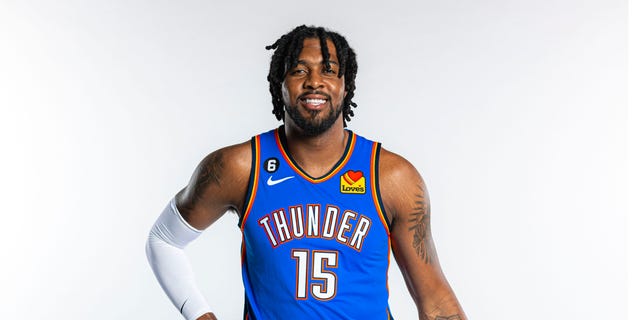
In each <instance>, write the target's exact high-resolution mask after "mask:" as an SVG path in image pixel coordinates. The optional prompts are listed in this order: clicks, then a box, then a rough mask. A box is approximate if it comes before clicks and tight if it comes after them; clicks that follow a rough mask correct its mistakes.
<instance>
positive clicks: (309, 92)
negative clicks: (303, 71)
mask: <svg viewBox="0 0 640 320" xmlns="http://www.w3.org/2000/svg"><path fill="white" fill-rule="evenodd" d="M307 95H318V96H323V97H324V98H325V99H326V100H327V101H331V96H330V95H329V94H328V93H325V92H322V91H319V90H313V91H305V92H303V93H302V94H300V95H299V96H298V99H299V100H300V99H302V97H304V96H307Z"/></svg>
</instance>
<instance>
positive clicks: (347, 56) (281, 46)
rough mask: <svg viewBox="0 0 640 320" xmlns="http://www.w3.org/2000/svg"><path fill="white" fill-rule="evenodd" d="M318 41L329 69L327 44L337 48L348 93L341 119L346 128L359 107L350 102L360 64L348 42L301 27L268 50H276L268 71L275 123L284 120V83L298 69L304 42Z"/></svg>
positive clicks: (343, 103) (341, 38) (314, 28)
mask: <svg viewBox="0 0 640 320" xmlns="http://www.w3.org/2000/svg"><path fill="white" fill-rule="evenodd" d="M309 38H315V39H319V40H320V50H321V51H322V61H323V63H324V64H325V65H326V67H327V68H329V49H328V48H327V40H331V42H333V44H334V45H335V47H336V53H337V54H338V63H339V72H338V77H342V76H343V75H344V76H345V81H344V82H345V91H346V92H347V94H346V96H345V97H344V100H343V101H342V119H343V123H344V125H345V127H346V126H347V121H350V120H351V117H353V110H352V108H355V107H357V105H356V103H355V102H353V101H351V99H352V98H353V95H354V93H353V92H354V91H355V90H356V81H355V80H356V73H357V72H358V63H357V62H356V54H355V52H354V51H353V49H352V48H351V47H350V46H349V43H348V42H347V40H346V39H345V38H344V37H343V36H341V35H340V34H338V33H336V32H333V31H327V30H325V29H324V28H322V27H314V26H311V27H307V26H306V25H301V26H298V27H296V28H295V29H293V30H291V32H289V33H287V34H285V35H283V36H282V37H280V39H278V40H277V41H276V42H275V43H273V44H272V45H270V46H266V49H267V50H271V49H275V52H274V53H273V56H271V66H270V68H269V75H268V76H267V80H268V81H269V91H270V92H271V103H272V104H273V111H272V113H273V114H274V115H275V116H276V119H278V120H282V119H283V118H284V112H285V111H284V101H283V100H282V82H283V81H284V78H285V76H286V74H287V71H289V68H291V67H292V66H294V65H296V64H297V62H298V57H299V56H300V51H301V50H302V44H303V42H304V40H305V39H309Z"/></svg>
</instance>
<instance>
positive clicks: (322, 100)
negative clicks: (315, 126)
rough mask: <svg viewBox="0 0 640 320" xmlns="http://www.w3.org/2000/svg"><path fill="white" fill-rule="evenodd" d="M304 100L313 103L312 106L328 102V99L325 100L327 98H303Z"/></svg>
mask: <svg viewBox="0 0 640 320" xmlns="http://www.w3.org/2000/svg"><path fill="white" fill-rule="evenodd" d="M302 101H303V102H304V103H306V104H309V105H312V106H319V105H321V104H323V103H325V102H327V100H325V99H303V100H302Z"/></svg>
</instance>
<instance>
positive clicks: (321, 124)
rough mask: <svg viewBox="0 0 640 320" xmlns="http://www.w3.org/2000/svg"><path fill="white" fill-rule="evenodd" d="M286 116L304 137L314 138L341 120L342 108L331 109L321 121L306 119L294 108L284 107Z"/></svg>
mask: <svg viewBox="0 0 640 320" xmlns="http://www.w3.org/2000/svg"><path fill="white" fill-rule="evenodd" d="M285 111H286V114H287V116H289V118H291V120H293V123H295V124H296V126H297V127H298V128H300V131H301V132H302V134H303V135H304V136H307V137H315V136H319V135H321V134H323V133H325V132H327V130H329V129H330V128H331V127H332V126H333V125H334V124H335V123H336V121H338V119H340V118H342V117H341V116H342V108H336V109H332V111H331V112H330V113H329V114H328V115H327V116H325V117H324V118H323V119H317V113H316V117H315V118H311V119H309V118H306V117H304V116H303V115H302V114H301V113H300V111H299V110H298V109H296V108H291V107H288V106H285Z"/></svg>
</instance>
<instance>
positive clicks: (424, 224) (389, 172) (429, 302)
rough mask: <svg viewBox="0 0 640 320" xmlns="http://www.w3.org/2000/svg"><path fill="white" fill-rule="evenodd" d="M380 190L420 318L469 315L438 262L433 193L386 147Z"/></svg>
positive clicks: (397, 254)
mask: <svg viewBox="0 0 640 320" xmlns="http://www.w3.org/2000/svg"><path fill="white" fill-rule="evenodd" d="M380 191H381V195H382V202H383V205H384V207H385V211H386V213H387V215H388V218H389V220H390V222H391V228H390V231H391V244H392V247H393V253H394V256H395V258H396V261H397V263H398V266H399V268H400V270H401V271H402V275H403V276H404V279H405V282H406V284H407V288H408V289H409V292H410V293H411V296H412V297H413V300H414V301H415V303H416V306H417V308H418V313H419V316H420V320H465V319H467V317H466V315H465V314H464V311H463V310H462V307H461V306H460V303H459V302H458V299H457V298H456V296H455V294H454V293H453V290H452V289H451V287H450V286H449V283H448V282H447V280H446V278H445V276H444V274H443V272H442V269H441V268H440V263H439V262H438V256H437V254H436V249H435V245H434V242H433V237H432V236H431V223H430V222H431V210H430V203H429V195H428V193H427V188H426V185H425V183H424V181H423V180H422V177H420V174H419V173H418V172H417V170H416V169H415V168H414V167H413V166H412V165H411V164H410V163H409V162H408V161H407V160H405V159H404V158H402V157H400V156H398V155H396V154H393V153H391V152H388V151H385V150H384V149H383V150H382V153H381V154H380Z"/></svg>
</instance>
